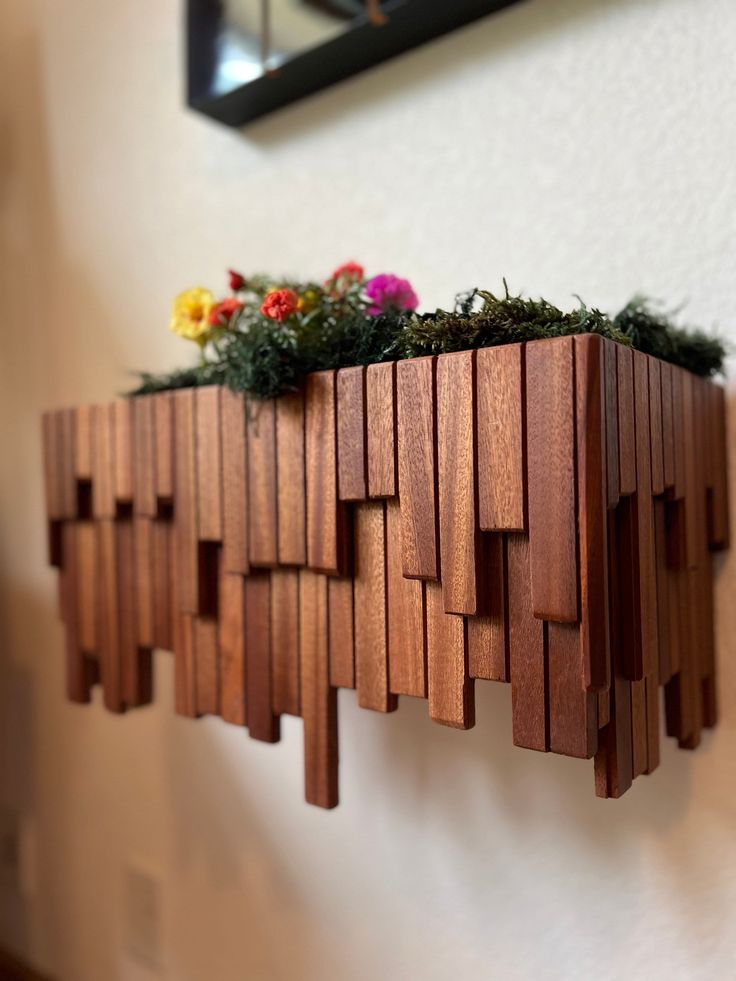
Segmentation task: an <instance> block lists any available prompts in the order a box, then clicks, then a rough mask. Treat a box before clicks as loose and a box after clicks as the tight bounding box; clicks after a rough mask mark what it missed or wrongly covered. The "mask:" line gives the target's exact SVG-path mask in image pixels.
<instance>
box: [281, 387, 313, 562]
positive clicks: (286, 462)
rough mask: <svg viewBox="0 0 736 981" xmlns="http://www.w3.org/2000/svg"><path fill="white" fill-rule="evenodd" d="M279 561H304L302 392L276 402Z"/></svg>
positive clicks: (290, 394)
mask: <svg viewBox="0 0 736 981" xmlns="http://www.w3.org/2000/svg"><path fill="white" fill-rule="evenodd" d="M276 446H277V457H278V459H277V463H278V525H279V535H278V537H279V562H280V563H281V564H282V565H297V566H303V565H305V564H306V561H307V498H306V471H305V466H306V462H305V432H304V392H303V391H298V392H289V393H288V394H287V395H282V396H281V397H280V398H279V399H278V400H277V402H276Z"/></svg>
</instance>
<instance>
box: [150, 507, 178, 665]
mask: <svg viewBox="0 0 736 981" xmlns="http://www.w3.org/2000/svg"><path fill="white" fill-rule="evenodd" d="M152 534H153V574H152V594H153V646H154V647H158V648H160V649H161V650H164V651H170V650H172V648H173V643H174V641H173V636H172V622H171V613H172V602H171V572H172V564H173V563H172V550H173V541H174V527H173V524H172V522H171V521H154V522H153V524H152Z"/></svg>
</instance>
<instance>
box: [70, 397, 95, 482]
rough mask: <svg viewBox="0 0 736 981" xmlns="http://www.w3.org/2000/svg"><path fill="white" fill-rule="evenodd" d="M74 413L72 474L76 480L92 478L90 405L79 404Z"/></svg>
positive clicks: (91, 415)
mask: <svg viewBox="0 0 736 981" xmlns="http://www.w3.org/2000/svg"><path fill="white" fill-rule="evenodd" d="M73 413H74V476H75V477H76V478H77V480H91V479H92V417H93V407H92V406H91V405H80V406H79V407H78V408H76V409H74V410H73Z"/></svg>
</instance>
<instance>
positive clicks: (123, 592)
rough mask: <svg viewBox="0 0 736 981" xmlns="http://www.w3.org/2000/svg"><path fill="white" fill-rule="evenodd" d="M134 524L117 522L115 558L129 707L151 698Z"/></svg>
mask: <svg viewBox="0 0 736 981" xmlns="http://www.w3.org/2000/svg"><path fill="white" fill-rule="evenodd" d="M135 551H136V549H135V538H134V531H133V523H132V521H130V520H125V521H116V522H115V559H116V564H117V567H116V579H117V593H118V596H117V600H118V619H117V625H116V627H115V629H116V630H117V633H118V646H119V652H120V684H121V691H122V698H123V701H124V702H125V705H126V706H127V707H128V708H135V707H137V706H140V705H147V704H148V703H149V702H150V701H151V697H152V674H151V654H150V649H148V650H146V649H142V648H140V647H139V646H138V638H137V636H136V635H137V625H138V615H137V610H136V605H137V604H136V581H135V572H136V554H135Z"/></svg>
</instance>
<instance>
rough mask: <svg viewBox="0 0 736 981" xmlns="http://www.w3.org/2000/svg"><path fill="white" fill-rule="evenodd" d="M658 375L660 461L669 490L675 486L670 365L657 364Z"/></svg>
mask: <svg viewBox="0 0 736 981" xmlns="http://www.w3.org/2000/svg"><path fill="white" fill-rule="evenodd" d="M659 374H660V379H661V385H662V392H661V398H662V459H663V470H664V486H665V488H667V489H671V488H673V487H674V486H675V431H674V416H673V410H672V365H671V364H668V363H667V362H666V361H660V362H659Z"/></svg>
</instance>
